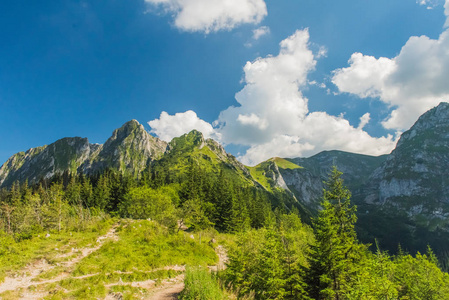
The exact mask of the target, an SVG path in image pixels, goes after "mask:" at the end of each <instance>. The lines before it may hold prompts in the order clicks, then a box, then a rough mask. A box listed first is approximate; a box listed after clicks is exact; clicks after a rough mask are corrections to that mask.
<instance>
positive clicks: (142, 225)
mask: <svg viewBox="0 0 449 300" xmlns="http://www.w3.org/2000/svg"><path fill="white" fill-rule="evenodd" d="M117 231H118V234H119V238H120V239H119V241H117V242H112V241H109V242H105V244H103V246H102V247H101V249H100V250H98V251H97V252H95V253H92V254H91V255H89V256H88V257H86V258H84V259H83V260H82V261H81V263H80V264H79V266H78V267H77V268H76V269H75V271H74V273H73V275H74V276H80V275H85V274H94V273H99V272H106V273H111V272H114V271H121V272H128V271H136V270H140V271H150V270H153V269H156V268H160V267H164V266H170V265H185V264H194V265H213V264H215V262H216V261H217V255H216V254H215V252H214V250H213V249H212V247H210V246H209V245H207V244H206V243H202V244H199V242H198V240H197V239H191V238H190V237H189V234H187V233H184V232H180V233H178V234H170V233H169V232H168V229H167V228H165V227H163V226H161V225H159V224H158V223H157V222H155V221H147V220H141V221H124V222H123V224H122V225H121V226H120V227H119V228H117Z"/></svg>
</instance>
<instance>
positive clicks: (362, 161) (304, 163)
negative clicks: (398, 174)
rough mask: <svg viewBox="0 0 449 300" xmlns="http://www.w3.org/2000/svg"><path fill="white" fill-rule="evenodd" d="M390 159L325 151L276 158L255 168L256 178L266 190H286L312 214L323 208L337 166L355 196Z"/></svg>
mask: <svg viewBox="0 0 449 300" xmlns="http://www.w3.org/2000/svg"><path fill="white" fill-rule="evenodd" d="M386 158H387V156H386V155H381V156H369V155H362V154H355V153H349V152H343V151H335V150H334V151H323V152H320V153H318V154H316V155H314V156H312V157H309V158H279V157H277V158H272V159H269V160H267V161H265V162H262V163H260V164H259V165H257V166H255V167H253V168H251V170H252V174H253V176H254V177H255V179H256V180H257V181H258V182H260V183H261V184H262V185H263V186H264V187H265V188H266V189H268V190H272V189H276V188H278V189H284V190H286V191H288V192H291V193H292V194H293V195H294V196H295V198H296V199H297V200H298V202H299V203H301V204H302V205H303V206H304V207H306V208H307V210H308V211H310V212H311V213H312V214H314V213H315V212H316V211H317V210H318V209H319V204H320V199H321V196H322V191H323V188H324V181H325V180H326V179H327V177H328V175H329V171H330V170H331V168H332V166H333V165H336V166H337V168H338V169H339V170H340V171H342V172H343V176H342V178H343V179H344V180H345V184H346V185H347V186H348V188H349V189H350V190H351V191H352V192H353V193H360V188H361V187H362V186H363V185H364V184H365V182H366V181H367V180H368V178H369V176H370V174H371V173H372V172H373V171H374V170H375V169H376V168H377V167H379V166H380V165H381V164H382V163H383V162H384V161H385V160H386Z"/></svg>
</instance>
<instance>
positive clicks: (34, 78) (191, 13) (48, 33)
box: [0, 0, 449, 165]
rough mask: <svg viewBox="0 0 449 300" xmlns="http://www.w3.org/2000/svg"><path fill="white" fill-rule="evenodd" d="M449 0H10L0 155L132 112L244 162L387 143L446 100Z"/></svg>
mask: <svg viewBox="0 0 449 300" xmlns="http://www.w3.org/2000/svg"><path fill="white" fill-rule="evenodd" d="M448 16H449V0H446V1H444V0H418V1H416V0H396V1H391V0H378V1H365V0H343V1H324V0H95V1H94V0H92V1H79V0H78V1H72V0H61V1H47V0H42V1H26V2H25V1H22V0H17V1H1V2H0V41H1V42H0V114H1V117H0V141H1V142H0V164H2V163H3V162H5V161H6V160H7V159H8V158H9V157H10V156H12V155H13V154H14V153H17V152H20V151H25V150H27V149H29V148H33V147H38V146H42V145H45V144H50V143H53V142H55V141H56V140H58V139H60V138H63V137H70V136H80V137H87V138H88V139H89V141H90V142H91V143H104V142H105V141H106V140H107V138H109V137H110V136H111V134H112V131H113V130H114V129H116V128H118V127H120V126H121V125H122V124H124V123H125V122H127V121H129V120H131V119H136V120H138V121H139V122H140V123H141V124H143V125H144V126H145V128H146V129H147V130H148V131H149V132H150V133H151V134H153V135H154V136H158V137H159V138H161V139H163V140H165V141H170V140H171V139H172V138H173V137H176V136H180V135H182V134H184V133H187V132H189V131H190V130H192V129H197V130H200V131H201V132H203V134H204V135H205V136H206V137H208V138H209V137H210V138H214V139H215V140H217V141H219V142H220V143H222V144H223V145H224V146H225V148H226V150H227V151H229V152H230V153H232V154H234V155H235V156H236V157H237V158H238V159H239V160H240V161H242V162H243V163H244V164H247V165H255V164H257V163H259V162H261V161H264V160H266V159H269V158H271V157H274V156H279V157H308V156H311V155H314V154H316V153H318V152H320V151H323V150H343V151H350V152H356V153H362V154H369V155H380V154H386V153H389V152H391V150H392V149H394V146H395V144H396V142H397V139H398V137H399V135H400V133H401V132H403V131H405V130H407V129H408V128H410V127H411V126H412V125H413V123H414V122H415V121H416V120H417V118H418V117H419V116H420V115H421V114H422V113H424V112H425V111H427V110H428V109H430V108H432V107H434V106H436V105H438V104H439V103H440V102H442V101H449V79H448V78H449V21H448Z"/></svg>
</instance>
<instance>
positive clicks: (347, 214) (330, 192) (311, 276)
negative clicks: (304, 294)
mask: <svg viewBox="0 0 449 300" xmlns="http://www.w3.org/2000/svg"><path fill="white" fill-rule="evenodd" d="M341 175H342V173H341V172H340V171H338V170H337V168H336V167H335V166H334V167H333V169H332V171H331V173H330V176H329V180H328V181H327V182H326V188H325V189H324V191H323V199H322V203H321V206H322V208H323V209H322V210H321V211H320V212H319V215H318V217H317V218H316V219H315V220H314V231H315V237H316V242H315V243H314V244H313V245H311V246H310V248H311V249H310V255H309V258H308V259H309V264H310V267H309V270H308V280H309V282H308V288H309V296H310V297H312V298H315V299H335V300H339V299H344V298H345V297H344V293H345V291H347V290H348V289H350V285H351V279H354V278H355V276H354V275H355V274H354V273H355V272H356V261H357V260H358V259H359V256H360V251H361V250H362V249H363V248H364V247H363V246H362V245H359V244H358V243H357V237H356V233H355V230H354V223H355V222H356V220H357V218H356V215H355V211H356V207H355V206H351V204H350V198H351V193H350V192H349V190H348V189H347V188H346V187H345V186H344V185H343V180H342V179H341Z"/></svg>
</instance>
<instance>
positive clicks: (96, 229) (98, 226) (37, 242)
mask: <svg viewBox="0 0 449 300" xmlns="http://www.w3.org/2000/svg"><path fill="white" fill-rule="evenodd" d="M111 224H112V221H111V220H110V219H107V220H101V221H97V222H93V223H92V224H91V226H89V227H88V228H86V230H84V231H83V232H74V231H70V232H60V233H57V232H56V233H51V234H50V236H49V237H46V233H40V234H36V235H35V236H33V237H32V238H30V239H27V240H23V241H20V242H16V241H15V240H14V239H13V238H12V237H11V236H9V235H6V234H1V233H0V282H1V281H3V279H4V277H5V276H7V275H9V274H13V273H15V272H17V271H18V270H20V269H22V268H24V267H25V266H26V265H28V264H30V263H33V262H34V261H37V260H40V259H45V260H46V261H48V262H49V263H50V264H55V263H57V262H59V261H60V259H58V256H59V255H61V254H64V253H68V252H69V251H71V249H72V248H83V247H86V246H87V245H89V244H94V243H95V242H96V239H97V237H98V236H100V235H102V234H104V233H106V232H107V230H108V229H109V228H110V226H111Z"/></svg>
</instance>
